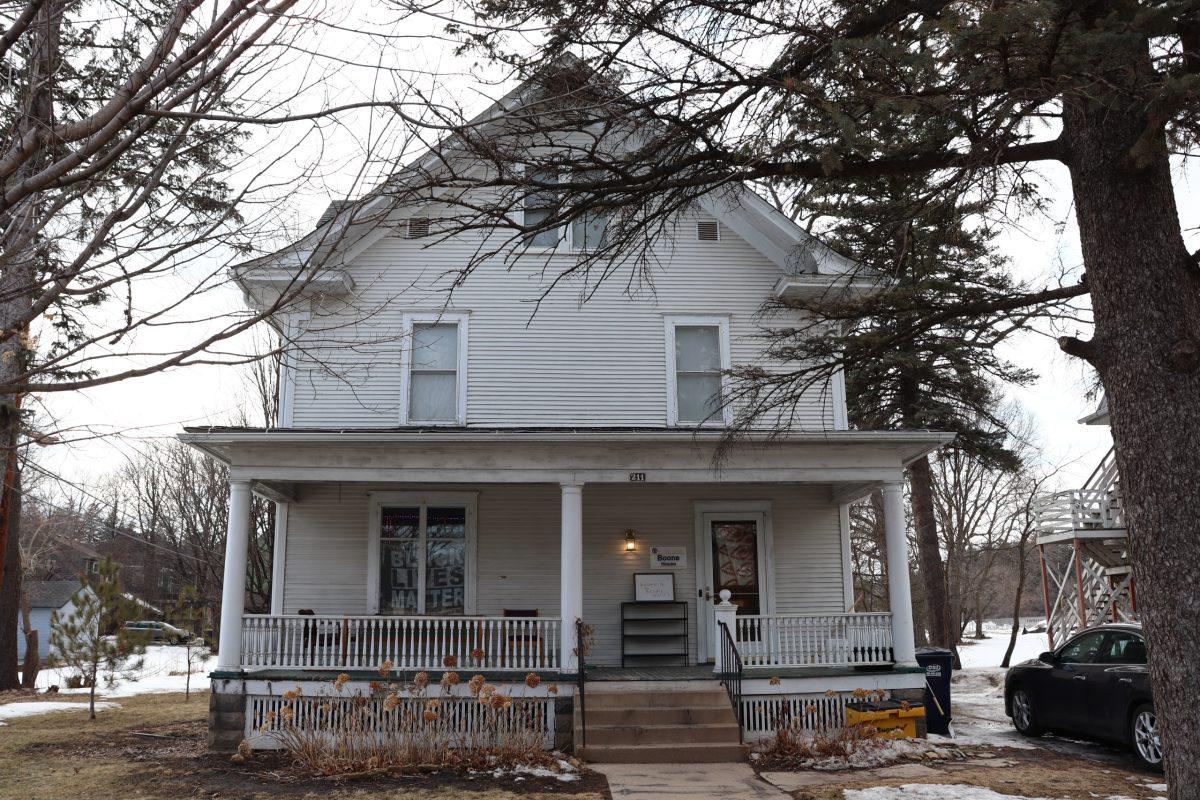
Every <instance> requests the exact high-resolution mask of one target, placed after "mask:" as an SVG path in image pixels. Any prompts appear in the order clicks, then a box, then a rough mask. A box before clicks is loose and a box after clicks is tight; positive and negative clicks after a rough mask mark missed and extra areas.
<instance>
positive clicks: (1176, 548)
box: [1063, 6, 1200, 800]
mask: <svg viewBox="0 0 1200 800" xmlns="http://www.w3.org/2000/svg"><path fill="white" fill-rule="evenodd" d="M1097 9H1098V10H1097V12H1096V13H1098V14H1100V13H1103V11H1102V8H1101V7H1100V6H1098V7H1097ZM1104 57H1105V58H1106V59H1111V60H1112V61H1113V62H1114V63H1110V64H1102V65H1100V66H1098V67H1097V74H1101V73H1102V72H1103V74H1106V75H1111V76H1113V78H1114V79H1115V80H1117V81H1121V83H1115V84H1114V83H1105V84H1104V86H1105V88H1104V89H1100V90H1098V91H1097V92H1094V93H1087V94H1086V95H1085V94H1084V93H1083V92H1081V93H1080V95H1078V96H1074V95H1072V96H1070V99H1071V101H1070V102H1068V103H1065V104H1064V118H1063V132H1064V135H1065V137H1066V141H1067V143H1068V166H1069V168H1070V172H1071V181H1072V190H1073V193H1074V200H1075V209H1076V216H1077V219H1078V222H1079V234H1080V244H1081V246H1082V250H1083V258H1084V264H1085V266H1086V268H1087V281H1088V285H1089V287H1090V289H1091V296H1092V304H1093V307H1094V313H1095V322H1096V325H1095V335H1094V338H1093V339H1092V341H1091V342H1078V341H1076V340H1065V341H1064V342H1063V346H1064V349H1066V350H1067V351H1068V352H1071V353H1073V354H1075V355H1081V356H1083V357H1085V358H1087V359H1088V360H1089V361H1091V363H1092V364H1094V365H1095V366H1096V368H1097V370H1098V371H1099V373H1100V377H1101V380H1102V381H1103V383H1104V388H1105V392H1106V394H1107V397H1108V407H1109V410H1110V412H1111V414H1112V432H1113V439H1114V441H1115V443H1116V454H1117V467H1118V469H1119V470H1120V474H1121V482H1122V489H1123V492H1122V493H1123V495H1124V498H1125V512H1126V515H1127V520H1128V528H1129V544H1130V552H1131V553H1132V558H1133V570H1134V575H1135V577H1136V579H1137V581H1138V606H1139V609H1140V610H1141V612H1142V618H1143V622H1144V625H1145V630H1146V636H1147V643H1148V645H1149V650H1150V675H1151V682H1152V685H1153V687H1154V697H1155V706H1156V710H1157V714H1158V722H1159V726H1160V728H1161V733H1162V738H1163V742H1164V744H1165V747H1166V771H1167V782H1168V784H1169V785H1170V787H1171V789H1170V796H1171V798H1172V799H1173V800H1183V798H1195V797H1196V796H1197V794H1196V792H1197V787H1200V717H1198V716H1197V713H1196V711H1197V699H1196V686H1197V685H1200V635H1197V634H1198V632H1200V592H1197V591H1196V588H1195V587H1196V586H1198V585H1200V522H1198V521H1200V492H1198V491H1197V490H1196V484H1197V480H1198V479H1200V269H1198V268H1197V266H1196V262H1195V261H1194V260H1193V259H1191V258H1190V257H1189V254H1188V252H1187V250H1186V247H1185V245H1184V241H1183V237H1182V234H1181V231H1180V225H1179V215H1178V212H1177V209H1176V205H1175V196H1174V193H1173V191H1172V189H1173V187H1172V182H1171V174H1170V163H1169V159H1168V155H1167V145H1166V139H1165V136H1164V134H1163V132H1162V130H1161V127H1160V126H1155V125H1154V124H1153V123H1152V122H1151V121H1150V120H1149V119H1147V115H1146V110H1147V109H1149V108H1154V107H1155V106H1154V104H1153V102H1152V101H1151V100H1150V98H1147V97H1145V96H1144V95H1142V94H1141V93H1140V92H1139V89H1138V87H1140V86H1146V85H1149V82H1148V81H1147V80H1146V75H1147V72H1148V71H1149V69H1150V66H1149V56H1148V45H1147V43H1146V42H1145V41H1142V40H1139V39H1136V38H1134V37H1126V39H1124V40H1122V39H1120V38H1118V39H1116V40H1115V41H1114V42H1113V43H1112V45H1111V46H1110V47H1109V48H1107V49H1106V51H1105V54H1104ZM1098 60H1100V59H1099V57H1098ZM1102 67H1103V69H1102ZM1130 87H1133V88H1130Z"/></svg>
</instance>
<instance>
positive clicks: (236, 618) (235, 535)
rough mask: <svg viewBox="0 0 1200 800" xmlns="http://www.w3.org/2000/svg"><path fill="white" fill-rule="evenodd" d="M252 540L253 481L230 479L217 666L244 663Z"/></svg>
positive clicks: (229, 667) (239, 665)
mask: <svg viewBox="0 0 1200 800" xmlns="http://www.w3.org/2000/svg"><path fill="white" fill-rule="evenodd" d="M249 542H250V481H241V480H233V481H230V482H229V529H228V535H227V536H226V537H225V577H224V580H223V581H222V583H221V636H220V640H219V642H218V652H217V669H238V668H239V667H241V665H242V614H243V612H244V611H245V610H246V556H247V550H248V548H249Z"/></svg>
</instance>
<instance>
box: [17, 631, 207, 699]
mask: <svg viewBox="0 0 1200 800" xmlns="http://www.w3.org/2000/svg"><path fill="white" fill-rule="evenodd" d="M193 655H194V653H193ZM216 663H217V659H216V656H210V657H208V658H202V659H195V658H194V659H193V661H192V688H193V689H204V688H206V687H207V681H206V680H205V678H206V676H207V675H208V673H210V672H212V671H213V669H214V667H215V666H216ZM71 672H72V671H71V670H69V669H44V670H42V671H41V672H39V673H38V679H37V687H38V689H41V690H45V689H47V688H49V687H51V686H57V687H58V690H59V692H60V693H62V694H87V691H88V690H87V689H68V688H67V677H68V676H69V675H70V674H71ZM186 680H187V649H186V648H184V647H180V646H177V645H150V646H149V647H147V648H146V653H145V655H144V656H143V657H142V666H141V668H140V669H138V670H136V671H135V672H134V673H133V674H132V675H128V676H124V675H119V676H117V682H116V684H115V685H114V686H111V687H110V686H108V684H107V682H106V681H103V680H102V681H101V682H100V685H99V686H98V687H97V688H96V695H97V696H98V697H130V696H132V695H135V694H152V693H160V692H182V691H183V690H184V686H185V683H186ZM0 708H3V706H0Z"/></svg>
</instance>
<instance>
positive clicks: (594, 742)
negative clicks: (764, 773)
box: [574, 680, 749, 764]
mask: <svg viewBox="0 0 1200 800" xmlns="http://www.w3.org/2000/svg"><path fill="white" fill-rule="evenodd" d="M574 736H575V749H576V753H577V754H578V755H579V756H580V757H581V758H582V759H584V760H585V761H592V762H596V763H608V764H671V763H674V764H698V763H704V762H729V761H745V760H746V759H747V757H748V755H749V750H748V748H747V747H746V746H745V745H744V744H742V737H741V728H740V726H739V725H738V721H737V717H736V716H735V715H734V713H733V707H732V706H731V705H730V702H729V695H728V693H727V692H726V690H725V689H724V688H723V687H722V686H721V685H720V684H719V683H718V682H717V681H715V680H712V681H673V682H661V683H659V682H644V683H589V684H588V687H587V730H586V732H585V731H583V730H582V728H581V724H580V716H579V707H578V706H576V708H575V731H574Z"/></svg>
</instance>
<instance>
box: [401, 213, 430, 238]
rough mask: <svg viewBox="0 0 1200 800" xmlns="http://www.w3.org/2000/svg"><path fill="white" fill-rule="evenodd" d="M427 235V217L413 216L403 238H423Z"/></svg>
mask: <svg viewBox="0 0 1200 800" xmlns="http://www.w3.org/2000/svg"><path fill="white" fill-rule="evenodd" d="M428 235H429V217H413V218H411V219H410V220H409V221H408V227H407V228H406V229H405V231H404V238H405V239H423V238H425V237H426V236H428Z"/></svg>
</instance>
